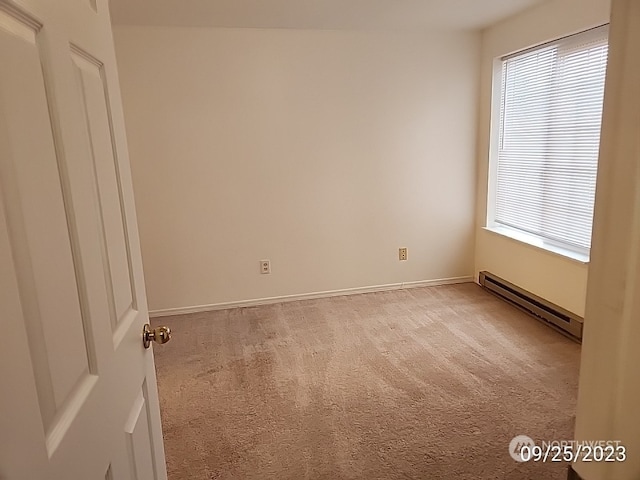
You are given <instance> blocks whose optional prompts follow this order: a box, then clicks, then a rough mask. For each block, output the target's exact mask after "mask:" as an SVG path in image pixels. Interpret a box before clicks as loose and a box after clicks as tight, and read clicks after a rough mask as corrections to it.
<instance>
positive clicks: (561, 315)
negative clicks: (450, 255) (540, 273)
mask: <svg viewBox="0 0 640 480" xmlns="http://www.w3.org/2000/svg"><path fill="white" fill-rule="evenodd" d="M479 281H480V285H482V286H483V287H484V288H486V289H487V290H489V291H490V292H491V293H494V294H496V295H498V296H499V297H501V298H502V299H504V300H506V301H507V302H509V303H511V304H512V305H515V306H516V307H518V308H519V309H520V310H524V311H525V312H527V313H529V314H530V315H533V316H534V317H536V318H537V319H538V320H541V321H543V322H545V323H546V324H548V325H549V326H551V327H553V328H554V329H556V330H559V331H560V332H561V333H564V334H565V335H567V336H569V337H571V338H573V339H574V340H577V341H581V340H582V322H583V319H582V318H581V317H579V316H577V315H576V314H574V313H571V312H569V311H568V310H565V309H564V308H562V307H559V306H558V305H554V304H553V303H551V302H549V301H547V300H545V299H544V298H541V297H538V296H537V295H534V294H533V293H531V292H527V291H526V290H524V289H522V288H520V287H518V286H517V285H514V284H513V283H510V282H507V281H506V280H504V279H502V278H500V277H498V276H497V275H494V274H492V273H490V272H480V278H479Z"/></svg>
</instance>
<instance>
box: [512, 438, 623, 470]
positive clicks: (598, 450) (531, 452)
mask: <svg viewBox="0 0 640 480" xmlns="http://www.w3.org/2000/svg"><path fill="white" fill-rule="evenodd" d="M509 455H510V456H511V458H513V459H514V460H515V461H516V462H568V463H573V462H578V461H580V462H624V461H625V460H626V459H627V449H626V447H625V446H624V445H623V444H622V442H620V441H619V440H586V441H582V440H580V441H578V440H543V441H541V442H535V441H534V440H533V439H532V438H531V437H529V436H528V435H516V436H515V437H513V438H512V439H511V441H510V442H509Z"/></svg>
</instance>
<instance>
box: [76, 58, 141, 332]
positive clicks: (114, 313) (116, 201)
mask: <svg viewBox="0 0 640 480" xmlns="http://www.w3.org/2000/svg"><path fill="white" fill-rule="evenodd" d="M71 56H72V59H73V64H74V67H75V71H76V75H77V79H78V94H79V96H80V100H81V103H82V106H83V110H84V113H85V119H86V131H87V135H88V141H89V145H90V147H91V157H92V160H93V162H92V163H93V169H94V174H95V178H96V185H97V190H98V195H99V204H100V212H101V227H102V228H101V230H102V235H103V238H102V241H103V255H104V258H103V262H104V270H105V277H106V283H107V294H108V296H109V306H110V317H111V324H112V327H113V328H114V330H115V328H116V327H117V325H118V323H119V322H120V321H121V320H122V319H123V318H125V317H127V316H131V315H132V314H134V313H135V312H132V310H136V308H135V302H134V300H135V290H134V288H133V283H132V276H131V259H130V254H129V251H130V247H129V245H128V242H127V236H126V233H125V232H126V229H125V224H124V217H123V211H124V204H123V201H122V194H121V192H122V187H121V184H120V178H119V175H118V162H117V159H116V157H115V151H114V148H113V145H114V138H113V134H112V129H111V125H112V119H111V116H110V112H109V109H108V105H107V99H108V98H109V96H108V90H107V87H106V84H105V77H104V71H103V64H102V62H100V61H99V60H97V59H95V58H94V57H92V56H91V55H89V54H88V53H86V52H83V51H82V50H80V49H79V48H78V47H73V48H72V53H71Z"/></svg>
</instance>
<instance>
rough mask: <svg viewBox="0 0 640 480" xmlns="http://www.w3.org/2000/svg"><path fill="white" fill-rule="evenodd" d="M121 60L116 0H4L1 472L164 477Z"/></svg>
mask: <svg viewBox="0 0 640 480" xmlns="http://www.w3.org/2000/svg"><path fill="white" fill-rule="evenodd" d="M115 65H116V63H115V54H114V51H113V40H112V37H111V29H110V21H109V15H108V9H107V3H106V0H98V1H97V2H92V1H91V0H56V1H55V2H51V1H50V0H0V262H1V264H0V265H1V268H0V319H1V321H2V328H3V335H4V343H3V348H0V382H2V386H3V388H2V389H0V411H2V412H4V413H3V415H0V445H2V448H0V478H7V479H11V480H13V479H18V480H21V479H25V480H27V479H28V480H38V479H46V480H57V479H60V480H75V479H77V480H86V479H101V478H106V479H111V480H120V479H122V480H126V479H130V478H139V479H145V480H147V479H157V480H165V479H166V470H165V466H164V451H163V446H162V431H161V426H160V415H159V407H158V398H157V390H156V380H155V370H154V363H153V354H152V350H151V349H149V350H145V349H144V347H143V345H142V327H143V325H144V324H145V323H147V322H148V312H147V305H146V299H145V289H144V280H143V275H142V261H141V258H140V251H139V240H138V232H137V223H136V215H135V207H134V203H133V191H132V185H131V175H130V171H129V163H128V155H127V148H126V139H125V135H124V124H123V117H122V107H121V105H120V90H119V85H118V80H117V73H116V70H115ZM5 345H6V346H5Z"/></svg>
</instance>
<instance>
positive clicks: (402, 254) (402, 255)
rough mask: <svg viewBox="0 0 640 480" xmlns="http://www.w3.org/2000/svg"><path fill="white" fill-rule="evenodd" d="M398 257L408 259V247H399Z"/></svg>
mask: <svg viewBox="0 0 640 480" xmlns="http://www.w3.org/2000/svg"><path fill="white" fill-rule="evenodd" d="M398 258H399V259H400V260H406V259H407V249H406V248H400V249H398Z"/></svg>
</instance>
